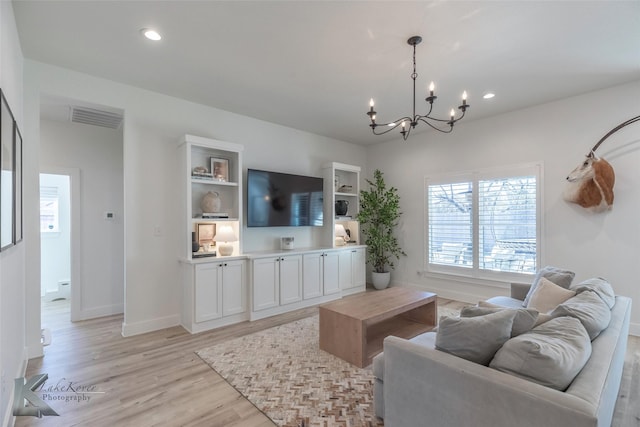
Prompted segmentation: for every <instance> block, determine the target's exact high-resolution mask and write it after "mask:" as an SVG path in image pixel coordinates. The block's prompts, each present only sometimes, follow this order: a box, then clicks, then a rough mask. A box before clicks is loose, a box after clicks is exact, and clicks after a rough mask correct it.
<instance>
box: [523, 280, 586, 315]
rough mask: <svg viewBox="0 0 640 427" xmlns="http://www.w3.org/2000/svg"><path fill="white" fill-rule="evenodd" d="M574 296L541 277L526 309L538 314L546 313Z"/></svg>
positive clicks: (572, 292)
mask: <svg viewBox="0 0 640 427" xmlns="http://www.w3.org/2000/svg"><path fill="white" fill-rule="evenodd" d="M575 294H576V293H575V292H574V291H570V290H569V289H565V288H562V287H560V286H558V285H556V284H555V283H553V282H551V281H549V280H547V279H546V278H544V277H543V278H542V279H540V282H539V283H538V286H536V289H535V291H533V293H532V294H531V298H530V299H529V303H528V304H527V308H534V309H536V310H538V311H539V312H540V313H547V312H550V311H551V310H553V309H554V308H556V307H557V306H558V305H560V304H562V303H563V302H565V301H566V300H568V299H569V298H571V297H572V296H574V295H575Z"/></svg>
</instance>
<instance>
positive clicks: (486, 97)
mask: <svg viewBox="0 0 640 427" xmlns="http://www.w3.org/2000/svg"><path fill="white" fill-rule="evenodd" d="M494 96H496V94H495V93H493V92H487V93H485V94H484V95H482V97H483V98H484V99H491V98H493V97H494Z"/></svg>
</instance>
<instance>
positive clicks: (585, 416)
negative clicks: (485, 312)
mask: <svg viewBox="0 0 640 427" xmlns="http://www.w3.org/2000/svg"><path fill="white" fill-rule="evenodd" d="M527 291H528V286H526V285H518V284H514V285H512V288H511V297H496V298H492V299H491V300H489V301H490V302H492V303H494V304H499V305H503V306H508V307H522V301H523V300H524V297H525V295H526V293H527ZM630 313H631V300H630V299H629V298H627V297H622V296H616V297H615V305H614V306H613V308H612V309H611V322H610V323H609V326H608V327H607V328H606V329H605V330H603V331H602V332H601V333H600V335H598V336H597V337H596V338H595V339H594V340H593V341H592V343H591V344H592V353H591V357H590V358H589V360H588V361H587V363H586V365H585V366H584V368H583V369H582V370H581V371H580V373H579V374H578V376H576V377H575V379H574V380H573V382H572V383H571V385H570V386H569V388H568V389H567V390H565V391H558V390H554V389H551V388H548V387H545V386H542V385H540V384H536V383H534V382H531V381H528V380H525V379H522V378H519V377H516V376H513V375H510V374H507V373H503V372H500V371H497V370H495V369H492V368H489V367H487V366H483V365H480V364H476V363H473V362H470V361H468V360H465V359H462V358H459V357H456V356H453V355H451V354H449V353H445V352H442V351H439V350H436V349H435V333H434V332H428V333H426V334H422V335H419V336H417V337H415V338H413V339H410V340H405V339H401V338H398V337H393V336H390V337H387V338H386V339H385V340H384V352H383V353H381V354H379V355H378V356H376V358H375V359H374V360H373V373H374V376H375V377H376V380H375V385H374V406H375V411H376V415H377V416H378V417H380V418H384V422H385V426H387V427H405V426H406V427H416V426H425V427H427V426H433V427H464V426H474V427H513V426H518V427H529V426H530V427H539V426H545V427H556V426H557V427H566V426H572V427H575V426H580V427H582V426H585V427H586V426H594V427H595V426H597V427H604V426H610V425H611V420H612V417H613V411H614V408H615V404H616V399H617V396H618V390H619V388H620V381H621V378H622V368H623V365H624V358H625V351H626V347H627V335H628V332H629V318H630Z"/></svg>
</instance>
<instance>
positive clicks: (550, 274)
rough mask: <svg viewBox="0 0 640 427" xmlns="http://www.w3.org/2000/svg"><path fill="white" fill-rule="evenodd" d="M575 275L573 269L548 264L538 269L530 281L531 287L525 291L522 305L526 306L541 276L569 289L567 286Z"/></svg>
mask: <svg viewBox="0 0 640 427" xmlns="http://www.w3.org/2000/svg"><path fill="white" fill-rule="evenodd" d="M575 275H576V273H574V272H573V271H569V270H564V269H562V268H558V267H552V266H550V265H548V266H546V267H544V268H542V269H540V270H539V271H538V273H537V274H536V276H535V277H534V278H533V282H531V288H529V292H528V293H527V296H526V297H525V299H524V302H523V303H522V306H523V307H526V306H527V305H528V304H529V300H530V299H531V294H533V292H534V291H535V289H536V286H538V282H540V279H542V278H543V277H544V278H545V279H547V280H549V281H551V282H553V283H555V284H556V285H558V286H560V287H561V288H565V289H569V286H571V282H573V278H574V277H575Z"/></svg>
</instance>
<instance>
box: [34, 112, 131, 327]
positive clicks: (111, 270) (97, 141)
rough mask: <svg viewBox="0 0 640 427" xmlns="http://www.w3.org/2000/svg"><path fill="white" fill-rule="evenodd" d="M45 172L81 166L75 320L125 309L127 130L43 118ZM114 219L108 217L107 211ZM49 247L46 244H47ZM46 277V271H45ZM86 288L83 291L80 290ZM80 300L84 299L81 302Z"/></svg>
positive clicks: (41, 156)
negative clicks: (125, 172) (124, 158)
mask: <svg viewBox="0 0 640 427" xmlns="http://www.w3.org/2000/svg"><path fill="white" fill-rule="evenodd" d="M40 160H41V161H40V167H41V171H44V172H46V171H48V170H51V169H54V168H72V169H77V170H78V171H79V176H80V195H79V199H80V200H79V210H80V218H78V219H77V220H78V221H80V224H79V225H80V227H79V230H80V236H78V237H74V238H73V243H74V244H76V243H77V244H79V251H77V253H78V254H79V259H75V260H74V262H76V263H77V264H78V269H79V270H78V271H79V277H77V282H76V283H72V284H71V286H72V289H73V293H72V295H73V297H78V298H79V301H73V302H72V303H74V305H73V314H74V317H73V319H74V320H81V319H89V318H93V317H99V316H105V315H110V314H116V313H122V312H123V310H124V184H123V142H122V131H121V130H115V129H108V128H101V127H97V126H90V125H85V124H77V123H70V122H66V123H63V122H57V121H50V120H42V121H41V122H40ZM107 211H109V212H112V213H113V214H114V218H113V219H112V220H105V219H104V214H105V212H107ZM43 249H44V248H43ZM42 275H43V277H44V272H43V273H42ZM77 290H80V292H76V291H77ZM78 303H79V304H78Z"/></svg>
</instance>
